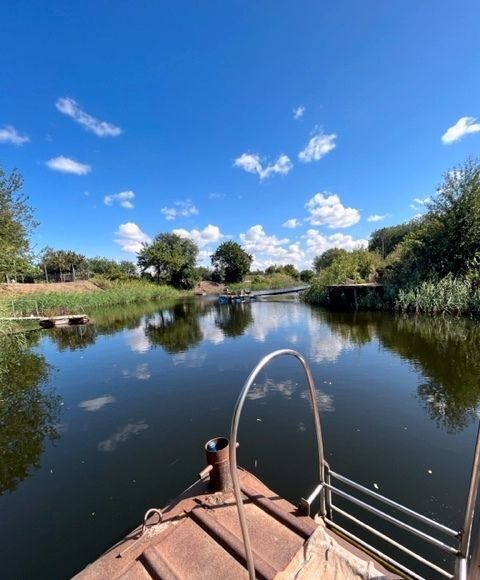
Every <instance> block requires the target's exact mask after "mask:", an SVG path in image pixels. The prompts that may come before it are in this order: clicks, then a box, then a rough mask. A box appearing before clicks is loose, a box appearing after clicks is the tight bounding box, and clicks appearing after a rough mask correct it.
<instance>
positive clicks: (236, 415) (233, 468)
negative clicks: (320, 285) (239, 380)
mask: <svg viewBox="0 0 480 580" xmlns="http://www.w3.org/2000/svg"><path fill="white" fill-rule="evenodd" d="M281 356H293V357H295V358H296V359H297V360H298V361H299V362H300V363H301V365H302V367H303V370H304V371H305V376H306V378H307V383H308V388H309V391H310V399H311V401H312V409H313V416H314V421H315V433H316V436H317V451H318V472H319V481H320V484H323V483H324V481H325V479H324V454H323V439H322V429H321V427H320V413H319V412H318V404H317V397H316V390H315V383H314V380H313V375H312V371H311V370H310V367H309V366H308V364H307V361H306V360H305V358H304V357H303V356H302V355H301V354H300V353H299V352H297V351H296V350H292V349H288V348H285V349H281V350H276V351H274V352H271V353H270V354H268V355H266V356H264V357H263V358H262V360H261V361H260V362H259V363H258V364H257V366H256V367H255V368H254V369H253V371H252V372H251V373H250V375H249V376H248V378H247V380H246V381H245V383H244V385H243V388H242V390H241V392H240V395H239V397H238V400H237V403H236V405H235V410H234V412H233V418H232V425H231V429H230V472H231V475H232V482H233V491H234V494H235V500H236V504H237V510H238V518H239V520H240V527H241V529H242V536H243V543H244V545H245V556H246V560H247V568H248V574H249V577H250V580H255V563H254V560H253V552H252V546H251V543H250V534H249V532H248V526H247V520H246V518H245V508H244V506H243V501H242V494H241V491H240V481H239V477H238V471H237V433H238V423H239V421H240V415H241V413H242V409H243V405H244V403H245V399H246V398H247V394H248V391H249V390H250V387H251V386H252V385H253V383H254V381H255V379H256V378H257V375H258V374H259V373H260V371H262V370H263V369H264V368H265V367H266V366H267V365H268V364H269V363H270V362H271V361H272V360H273V359H275V358H278V357H281ZM321 512H322V514H321V515H324V514H325V506H324V503H323V502H322V507H321Z"/></svg>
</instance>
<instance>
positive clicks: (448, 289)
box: [304, 275, 480, 317]
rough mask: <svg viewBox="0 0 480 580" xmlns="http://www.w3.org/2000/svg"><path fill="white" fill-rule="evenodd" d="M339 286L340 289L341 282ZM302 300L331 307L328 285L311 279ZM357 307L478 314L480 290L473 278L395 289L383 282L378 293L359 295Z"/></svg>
mask: <svg viewBox="0 0 480 580" xmlns="http://www.w3.org/2000/svg"><path fill="white" fill-rule="evenodd" d="M338 287H339V288H341V285H339V286H338ZM304 299H305V301H306V302H308V303H309V304H314V305H318V306H324V307H326V308H329V307H332V306H333V305H332V304H330V295H329V293H328V291H327V285H325V284H324V283H322V281H321V279H319V278H314V279H313V280H312V283H311V286H310V288H309V290H308V291H307V292H306V293H305V296H304ZM336 306H337V308H338V305H336ZM357 306H358V310H390V311H395V312H403V313H407V312H409V313H415V314H427V315H430V316H435V315H439V314H441V315H454V316H470V317H479V316H480V289H479V288H478V286H477V284H475V283H474V281H472V280H468V279H466V278H461V277H458V278H455V277H453V276H452V275H447V276H445V277H444V278H441V279H439V280H436V281H424V282H422V283H420V284H419V285H418V286H416V287H411V288H397V287H395V286H393V285H388V284H386V285H385V286H384V287H383V292H382V293H381V294H380V293H378V292H375V291H374V290H373V289H372V291H370V292H365V293H363V294H362V295H360V296H359V297H358V304H357ZM346 309H348V308H346Z"/></svg>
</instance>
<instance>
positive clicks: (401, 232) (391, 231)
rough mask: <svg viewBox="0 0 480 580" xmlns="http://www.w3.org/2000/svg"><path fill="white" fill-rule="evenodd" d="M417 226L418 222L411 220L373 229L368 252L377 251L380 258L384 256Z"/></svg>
mask: <svg viewBox="0 0 480 580" xmlns="http://www.w3.org/2000/svg"><path fill="white" fill-rule="evenodd" d="M417 227H418V222H417V221H416V220H413V221H410V222H407V223H405V224H399V225H397V226H391V227H389V228H380V229H378V230H375V231H374V232H372V234H371V236H370V241H369V242H368V249H369V251H370V252H378V253H379V254H380V255H381V256H382V258H385V257H386V256H388V254H390V253H391V252H393V251H394V250H395V248H396V247H397V246H398V244H399V243H400V242H402V241H403V240H404V239H405V238H406V237H407V236H408V235H409V234H410V233H411V232H413V231H414V230H415V229H416V228H417Z"/></svg>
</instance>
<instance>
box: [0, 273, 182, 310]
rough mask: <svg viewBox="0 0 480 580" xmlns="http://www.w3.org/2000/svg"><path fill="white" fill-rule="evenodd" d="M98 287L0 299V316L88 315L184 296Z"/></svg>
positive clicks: (147, 287) (157, 289) (144, 287)
mask: <svg viewBox="0 0 480 580" xmlns="http://www.w3.org/2000/svg"><path fill="white" fill-rule="evenodd" d="M102 285H103V286H104V289H102V290H98V291H93V292H82V293H60V292H51V293H45V294H34V295H32V294H30V295H28V296H25V295H22V296H16V297H9V298H8V299H6V298H0V316H13V315H15V316H31V315H33V316H35V315H37V314H38V315H40V316H54V315H59V314H82V313H86V314H88V313H89V312H90V311H91V310H94V309H97V308H104V307H107V306H113V305H126V304H134V303H136V302H148V301H152V300H156V301H169V300H172V299H175V298H179V297H181V296H184V295H185V294H186V292H181V291H179V290H176V289H175V288H172V287H171V286H159V285H157V284H154V283H151V282H144V281H138V282H137V281H135V282H133V281H132V282H116V283H112V282H108V283H107V282H104V283H103V284H102ZM13 311H14V312H13Z"/></svg>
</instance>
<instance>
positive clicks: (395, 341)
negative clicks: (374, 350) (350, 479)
mask: <svg viewBox="0 0 480 580" xmlns="http://www.w3.org/2000/svg"><path fill="white" fill-rule="evenodd" d="M317 316H319V317H320V318H321V320H322V321H324V322H326V323H327V324H328V325H329V327H330V328H331V330H332V332H335V333H338V334H339V335H340V336H341V337H342V338H343V339H345V340H349V341H351V342H353V343H354V344H366V343H367V342H370V341H371V340H374V339H375V338H377V339H378V340H379V341H380V343H381V344H382V346H384V347H385V348H387V349H389V350H391V351H394V352H396V353H397V354H399V355H400V356H401V357H402V358H403V359H406V360H408V361H410V362H411V363H412V364H413V365H414V366H415V367H416V368H417V370H418V371H419V372H420V373H422V375H423V376H424V381H423V382H422V384H421V385H419V387H418V388H417V394H418V397H419V398H420V400H421V401H422V404H423V406H424V408H425V409H426V411H427V413H428V414H429V415H430V417H431V418H432V419H433V420H434V421H436V422H437V423H438V424H439V425H440V426H441V427H443V428H445V429H447V430H448V431H450V432H455V431H460V430H462V429H464V428H465V427H466V426H467V425H468V424H469V423H471V421H473V420H474V419H476V411H477V409H478V406H479V405H480V384H479V381H478V377H479V376H480V357H479V356H478V353H479V352H480V326H479V325H478V323H475V322H473V321H471V320H468V319H458V318H443V317H438V318H430V317H419V316H394V315H388V314H384V313H366V312H362V313H338V312H327V311H324V310H320V309H319V310H318V311H317Z"/></svg>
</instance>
